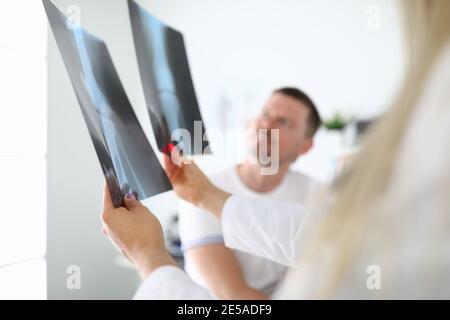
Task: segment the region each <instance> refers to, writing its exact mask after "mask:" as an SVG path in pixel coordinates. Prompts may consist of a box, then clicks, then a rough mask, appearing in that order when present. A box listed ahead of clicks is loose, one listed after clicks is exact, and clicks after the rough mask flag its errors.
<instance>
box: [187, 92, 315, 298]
mask: <svg viewBox="0 0 450 320" xmlns="http://www.w3.org/2000/svg"><path fill="white" fill-rule="evenodd" d="M320 123H321V120H320V116H319V113H318V111H317V109H316V107H315V105H314V103H313V102H312V100H311V99H310V98H309V97H308V96H307V95H306V94H305V93H303V92H302V91H300V90H299V89H296V88H282V89H278V90H275V91H274V92H273V93H272V95H271V96H270V97H269V99H268V100H267V102H266V104H265V105H264V107H263V108H262V112H261V114H260V115H259V116H258V118H257V119H256V120H255V122H254V126H255V127H254V129H268V130H260V131H258V132H264V133H265V134H256V135H255V136H254V138H253V139H251V140H250V150H252V153H253V154H255V155H256V154H257V151H258V148H260V147H261V145H262V144H263V143H264V144H265V145H267V155H268V156H269V158H273V157H272V156H273V155H271V154H270V153H271V151H272V150H271V148H270V146H271V144H270V141H271V136H270V129H278V132H279V140H278V141H279V142H278V170H277V171H276V173H275V174H271V175H267V174H264V170H263V169H264V167H266V168H267V163H265V166H264V165H262V164H258V163H256V164H255V163H254V162H253V163H252V162H251V161H247V162H245V163H244V164H240V165H237V166H233V167H231V168H229V169H228V170H225V171H223V172H220V173H218V174H215V175H213V176H211V177H209V178H210V179H211V181H212V182H213V183H214V184H215V185H217V186H218V187H220V188H221V189H223V190H225V191H227V192H230V193H233V194H237V195H243V196H252V197H255V198H258V197H267V198H270V199H272V200H278V201H284V202H292V203H298V204H304V203H305V202H306V199H307V198H308V196H309V194H310V192H311V190H312V189H313V188H315V187H316V186H318V183H317V182H316V181H314V180H313V179H311V178H310V177H308V176H306V175H304V174H302V173H300V172H295V171H291V170H290V166H291V164H292V163H293V162H294V161H295V160H296V159H298V157H300V156H302V155H304V154H305V153H307V152H308V151H309V150H310V149H311V148H312V146H313V137H314V134H315V133H316V131H317V129H318V128H319V126H320ZM269 165H270V164H269ZM255 201H257V199H256V200H255ZM274 214H276V213H274ZM179 227H180V237H181V242H182V246H183V250H184V257H185V269H186V272H187V273H188V274H189V275H190V276H191V278H192V279H193V280H194V281H196V282H197V283H199V284H200V285H202V286H204V287H206V288H207V289H208V290H209V291H210V292H211V293H212V295H213V296H215V297H217V298H219V299H265V298H268V297H269V296H270V295H271V294H272V292H273V291H274V289H275V287H276V286H277V284H278V282H279V281H280V280H281V279H282V278H283V276H284V273H285V272H286V267H284V266H282V265H280V264H278V263H275V262H272V261H269V260H266V259H263V258H260V257H257V256H254V255H251V254H248V253H244V252H241V251H237V250H232V249H229V248H226V247H225V245H224V242H223V236H222V228H221V223H220V221H219V220H218V219H217V218H215V217H214V216H213V215H211V214H208V213H206V212H203V211H202V210H200V209H198V208H196V207H194V206H192V205H191V204H189V203H187V202H181V205H180V222H179Z"/></svg>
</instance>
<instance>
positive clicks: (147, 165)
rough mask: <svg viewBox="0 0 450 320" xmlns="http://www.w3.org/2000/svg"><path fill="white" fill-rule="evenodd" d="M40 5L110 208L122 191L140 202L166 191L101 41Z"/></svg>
mask: <svg viewBox="0 0 450 320" xmlns="http://www.w3.org/2000/svg"><path fill="white" fill-rule="evenodd" d="M43 3H44V7H45V10H46V12H47V16H48V20H49V22H50V26H51V28H52V30H53V34H54V36H55V39H56V42H57V44H58V47H59V50H60V52H61V55H62V57H63V60H64V63H65V66H66V69H67V72H68V74H69V77H70V80H71V82H72V85H73V88H74V90H75V93H76V96H77V99H78V102H79V104H80V107H81V111H82V113H83V117H84V120H85V122H86V124H87V127H88V130H89V133H90V136H91V138H92V142H93V143H94V147H95V150H96V152H97V156H98V159H99V161H100V164H101V167H102V170H103V173H104V175H105V178H106V180H107V183H108V188H109V190H110V193H111V197H112V199H113V202H114V205H115V206H116V207H119V206H121V205H122V204H123V196H124V195H125V194H126V193H128V192H133V193H134V194H135V195H136V197H137V198H140V199H144V198H147V197H150V196H153V195H156V194H158V193H162V192H165V191H168V190H170V189H171V185H170V182H169V180H168V178H167V176H166V174H165V172H164V170H163V169H162V167H161V164H160V163H159V160H158V158H157V157H156V155H155V153H154V151H153V149H152V148H151V146H150V143H149V142H148V140H147V138H146V136H145V134H144V131H143V130H142V128H141V126H140V124H139V122H138V119H137V117H136V115H135V113H134V111H133V108H132V107H131V104H130V101H129V100H128V97H127V95H126V93H125V90H124V88H123V86H122V83H121V82H120V79H119V76H118V74H117V71H116V69H115V67H114V64H113V62H112V59H111V56H110V54H109V51H108V49H107V47H106V45H105V43H104V42H103V41H101V40H100V39H98V38H96V37H95V36H93V35H91V34H89V33H88V32H86V31H85V30H83V29H82V28H81V27H79V26H76V25H74V26H71V25H70V24H69V23H68V21H67V17H66V16H65V15H64V14H62V13H61V12H60V11H59V10H58V9H57V8H56V7H55V6H54V5H53V4H52V3H51V2H50V1H48V0H43Z"/></svg>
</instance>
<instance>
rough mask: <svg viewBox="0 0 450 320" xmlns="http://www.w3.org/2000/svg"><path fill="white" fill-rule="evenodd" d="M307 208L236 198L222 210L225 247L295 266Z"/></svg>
mask: <svg viewBox="0 0 450 320" xmlns="http://www.w3.org/2000/svg"><path fill="white" fill-rule="evenodd" d="M304 212H305V206H302V205H298V204H291V203H286V202H276V201H270V200H266V199H261V198H257V199H256V198H249V197H241V196H236V195H233V196H231V197H230V198H229V199H228V200H227V201H226V202H225V205H224V208H223V210H222V228H223V235H224V241H225V245H226V246H227V247H230V248H232V249H237V250H241V251H245V252H248V253H250V254H253V255H257V256H260V257H263V258H266V259H269V260H272V261H275V262H278V263H280V264H283V265H286V266H294V263H295V256H296V248H295V243H296V238H297V233H298V230H299V228H300V224H301V222H302V219H303V215H304Z"/></svg>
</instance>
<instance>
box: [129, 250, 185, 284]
mask: <svg viewBox="0 0 450 320" xmlns="http://www.w3.org/2000/svg"><path fill="white" fill-rule="evenodd" d="M132 263H133V265H134V266H135V267H136V269H137V271H138V272H139V275H140V276H141V278H142V279H146V278H147V277H148V276H150V274H151V273H152V272H153V271H155V270H156V269H158V268H159V267H163V266H177V264H176V262H175V261H174V260H173V258H172V257H171V256H170V255H169V253H168V252H167V251H166V250H164V251H162V250H161V251H158V252H147V251H145V250H143V251H142V252H139V253H138V254H134V255H133V258H132Z"/></svg>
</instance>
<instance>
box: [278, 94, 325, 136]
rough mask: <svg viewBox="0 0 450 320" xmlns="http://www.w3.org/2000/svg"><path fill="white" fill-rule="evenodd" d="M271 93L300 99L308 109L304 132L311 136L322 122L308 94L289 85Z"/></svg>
mask: <svg viewBox="0 0 450 320" xmlns="http://www.w3.org/2000/svg"><path fill="white" fill-rule="evenodd" d="M273 93H274V94H275V93H281V94H284V95H286V96H288V97H291V98H294V99H296V100H297V101H300V102H301V103H303V104H304V105H305V107H306V108H307V109H308V110H309V116H308V119H307V123H308V128H307V130H306V134H307V135H308V136H309V137H311V138H312V137H314V135H315V134H316V132H317V130H318V129H319V127H320V126H321V124H322V120H321V119H320V115H319V112H318V111H317V108H316V105H315V104H314V102H313V101H312V100H311V98H310V97H308V95H307V94H306V93H304V92H303V91H301V90H300V89H297V88H290V87H285V88H280V89H277V90H275V91H274V92H273Z"/></svg>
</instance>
